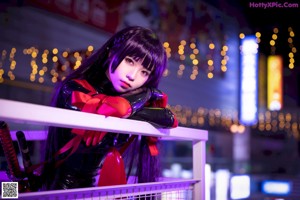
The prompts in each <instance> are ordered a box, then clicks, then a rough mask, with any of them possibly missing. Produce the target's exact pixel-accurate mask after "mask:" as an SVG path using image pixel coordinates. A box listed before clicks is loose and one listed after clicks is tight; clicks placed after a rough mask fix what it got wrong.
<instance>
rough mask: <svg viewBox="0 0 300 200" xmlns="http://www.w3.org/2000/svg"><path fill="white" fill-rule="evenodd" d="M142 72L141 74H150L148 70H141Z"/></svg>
mask: <svg viewBox="0 0 300 200" xmlns="http://www.w3.org/2000/svg"><path fill="white" fill-rule="evenodd" d="M142 74H143V76H150V72H148V71H146V70H144V71H142Z"/></svg>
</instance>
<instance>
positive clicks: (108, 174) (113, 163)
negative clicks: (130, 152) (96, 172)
mask: <svg viewBox="0 0 300 200" xmlns="http://www.w3.org/2000/svg"><path fill="white" fill-rule="evenodd" d="M126 183H127V181H126V174H125V166H124V161H123V159H122V156H121V154H120V153H119V152H118V150H117V149H116V148H114V147H112V148H111V149H110V150H109V152H108V153H107V155H106V157H105V160H104V162H103V166H102V168H101V170H100V176H99V181H98V186H110V185H121V184H126Z"/></svg>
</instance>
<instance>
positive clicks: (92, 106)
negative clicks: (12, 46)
mask: <svg viewBox="0 0 300 200" xmlns="http://www.w3.org/2000/svg"><path fill="white" fill-rule="evenodd" d="M166 66H167V58H166V53H165V51H164V48H163V46H162V44H161V42H160V40H159V39H158V37H157V36H156V35H155V33H154V32H152V31H151V30H149V29H145V28H143V27H138V26H135V27H128V28H125V29H123V30H121V31H119V32H117V33H116V34H114V35H113V36H112V37H111V38H110V39H109V40H108V41H107V42H106V43H105V44H104V45H103V46H102V47H101V48H100V49H99V50H98V51H97V52H95V53H94V54H93V55H91V56H90V57H89V58H87V59H86V60H85V61H84V62H83V63H82V65H81V66H80V67H79V68H78V69H77V70H76V71H74V72H73V73H72V74H70V75H69V76H68V77H66V78H65V79H64V80H63V81H62V82H61V84H60V85H59V86H58V87H57V89H56V92H55V94H54V96H53V100H52V106H55V107H58V108H66V109H72V110H78V111H82V112H91V113H97V114H101V115H105V116H114V117H120V118H130V119H136V120H143V121H147V122H150V123H152V124H153V125H155V126H157V127H162V128H172V127H176V126H177V124H178V123H177V120H176V118H175V116H174V115H173V113H172V112H171V111H170V110H169V109H167V108H166V104H167V98H166V97H167V96H166V95H165V94H164V93H162V92H161V91H160V90H158V89H157V87H158V84H159V82H160V79H161V77H162V74H163V72H164V70H165V69H166ZM76 138H80V139H79V142H78V140H76ZM131 139H132V137H129V135H126V134H117V133H103V132H97V131H88V130H77V129H67V128H58V127H50V128H49V133H48V138H47V141H46V151H45V152H46V154H45V159H46V160H47V161H48V162H47V163H46V164H45V166H44V168H43V172H42V180H43V181H42V182H43V190H53V189H68V188H82V187H92V186H95V184H96V177H97V175H98V174H99V169H100V168H101V161H102V160H103V159H104V158H105V156H106V155H107V153H108V152H109V150H110V149H111V147H115V148H116V149H117V150H120V149H121V148H123V150H122V151H125V150H124V146H126V145H125V144H130V145H129V146H130V147H129V148H127V149H126V151H125V153H124V157H125V158H127V162H128V164H129V166H127V169H128V172H127V176H129V175H130V174H131V168H132V165H133V164H134V163H135V164H136V165H137V166H136V169H137V170H136V176H137V182H139V183H141V182H150V181H156V180H157V177H158V176H159V170H158V169H159V168H158V159H157V156H156V155H157V149H156V143H157V138H153V137H142V138H141V139H140V140H138V139H137V137H135V138H134V142H131ZM70 141H72V142H74V143H73V147H74V146H76V148H73V149H72V150H69V151H66V152H64V153H59V154H58V153H57V152H58V151H59V150H60V149H62V148H65V145H66V144H67V143H70ZM76 141H77V142H76ZM75 143H76V145H75ZM138 145H139V146H138ZM129 149H131V150H132V151H129ZM71 151H72V152H71ZM120 151H121V150H120ZM136 151H138V152H139V156H136ZM130 152H133V153H135V155H134V156H133V155H130ZM126 153H127V154H126ZM55 154H56V155H55ZM125 154H126V156H125ZM53 155H55V156H53ZM134 157H137V158H138V160H137V161H135V160H134ZM101 177H102V175H100V178H99V179H101ZM105 181H106V180H104V182H103V181H102V182H101V184H100V180H99V184H98V185H105V184H106V182H105ZM107 184H108V183H107Z"/></svg>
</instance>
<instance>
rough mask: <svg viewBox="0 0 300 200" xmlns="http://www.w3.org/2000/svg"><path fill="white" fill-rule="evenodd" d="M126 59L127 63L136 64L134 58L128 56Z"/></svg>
mask: <svg viewBox="0 0 300 200" xmlns="http://www.w3.org/2000/svg"><path fill="white" fill-rule="evenodd" d="M125 61H126V62H127V63H129V64H130V65H133V64H134V62H133V59H132V58H129V57H126V58H125Z"/></svg>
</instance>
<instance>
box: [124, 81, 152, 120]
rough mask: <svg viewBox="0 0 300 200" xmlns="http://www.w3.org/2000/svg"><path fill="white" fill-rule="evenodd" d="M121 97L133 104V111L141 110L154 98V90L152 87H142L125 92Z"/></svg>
mask: <svg viewBox="0 0 300 200" xmlns="http://www.w3.org/2000/svg"><path fill="white" fill-rule="evenodd" d="M121 97H123V98H125V99H126V100H127V101H128V102H129V103H130V105H131V109H132V113H131V115H133V114H134V113H136V112H137V111H139V110H141V109H142V108H143V107H144V106H145V104H146V103H147V102H148V101H149V100H150V99H151V98H152V90H151V89H150V88H146V87H142V88H138V89H136V90H132V91H130V92H127V93H124V94H122V95H121Z"/></svg>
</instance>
